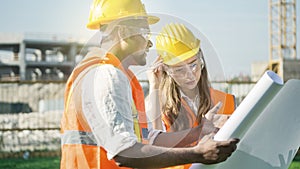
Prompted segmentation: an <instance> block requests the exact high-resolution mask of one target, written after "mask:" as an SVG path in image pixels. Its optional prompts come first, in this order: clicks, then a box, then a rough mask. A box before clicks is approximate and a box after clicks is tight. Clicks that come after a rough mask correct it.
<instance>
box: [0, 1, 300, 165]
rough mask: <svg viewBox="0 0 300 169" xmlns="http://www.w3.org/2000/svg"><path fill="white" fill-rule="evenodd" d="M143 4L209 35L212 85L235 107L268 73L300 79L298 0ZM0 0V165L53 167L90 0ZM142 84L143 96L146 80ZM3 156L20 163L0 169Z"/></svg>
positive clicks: (86, 36)
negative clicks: (218, 70)
mask: <svg viewBox="0 0 300 169" xmlns="http://www.w3.org/2000/svg"><path fill="white" fill-rule="evenodd" d="M142 1H143V3H144V4H145V6H146V9H147V11H148V12H149V13H164V14H168V15H170V16H175V17H179V18H181V19H182V20H184V21H185V22H187V23H190V24H191V25H192V26H193V27H194V28H197V29H198V30H199V31H201V33H203V34H204V35H205V37H206V38H208V40H209V41H210V43H211V44H212V46H213V47H214V49H215V50H216V53H217V55H218V59H219V62H220V64H221V66H222V69H223V72H224V78H222V79H221V80H220V79H219V80H218V79H212V86H213V87H215V88H217V89H219V90H222V91H225V92H228V93H232V94H234V95H235V96H236V101H237V105H238V104H239V103H240V102H241V101H242V100H243V98H244V97H245V96H246V95H247V93H248V92H249V91H250V90H251V88H252V87H253V86H254V84H255V83H256V82H257V80H258V79H259V78H260V77H261V75H263V73H264V72H265V71H266V70H273V71H274V72H276V73H278V75H280V76H281V77H282V78H283V80H284V81H287V80H289V79H292V78H296V79H300V57H299V53H300V51H299V50H300V46H299V39H300V34H299V27H300V25H299V23H300V20H299V17H298V16H299V14H298V15H297V12H298V13H299V11H300V3H299V1H297V0H252V1H240V0H228V1H216V0H202V1H196V0H192V1H179V0H164V1H161V0H142ZM0 4H1V5H0V22H1V26H0V161H1V159H4V160H2V161H1V162H0V168H17V167H18V166H19V167H20V166H21V165H20V164H19V163H20V161H19V160H20V159H23V160H27V161H28V160H30V159H35V158H36V157H37V158H39V160H40V161H41V159H42V158H44V157H47V158H48V157H49V158H50V160H46V162H45V161H44V162H43V163H44V164H45V163H47V162H49V161H50V163H52V164H54V165H55V167H57V168H58V166H59V156H60V134H59V127H60V118H61V115H62V112H63V107H64V105H63V96H64V87H65V82H66V80H67V78H68V76H69V75H70V73H71V72H72V70H73V68H74V66H75V65H76V64H77V63H78V62H79V61H80V60H81V59H82V58H83V53H85V51H83V50H82V49H83V47H84V46H85V44H86V42H87V41H89V39H91V37H92V36H93V35H94V34H95V31H91V30H88V29H87V28H86V23H87V22H88V16H89V9H90V5H91V4H92V0H52V1H45V0H39V1H36V0H22V1H20V0H1V2H0ZM297 42H298V43H297ZM140 82H141V84H142V86H143V88H144V91H145V95H147V90H148V82H147V79H145V78H140ZM8 158H9V159H14V160H17V163H16V162H15V161H14V160H12V161H13V162H12V163H10V164H7V166H5V163H4V162H5V161H6V162H7V160H5V159H8ZM298 159H299V158H298ZM53 161H55V162H54V163H53ZM296 162H297V161H295V163H296ZM1 165H3V166H1ZM12 165H13V166H12ZM292 165H293V164H292ZM43 167H45V168H53V167H49V166H47V165H43V166H39V167H38V168H43ZM291 167H292V166H291ZM21 168H22V167H21Z"/></svg>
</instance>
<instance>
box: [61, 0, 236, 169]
mask: <svg viewBox="0 0 300 169" xmlns="http://www.w3.org/2000/svg"><path fill="white" fill-rule="evenodd" d="M89 20H90V22H89V23H88V25H87V27H88V28H90V29H100V32H101V33H102V40H101V46H100V47H101V49H100V48H99V49H94V50H93V51H91V52H90V53H88V54H87V55H86V56H85V58H84V59H83V60H82V61H81V62H80V63H79V64H78V65H77V66H76V67H75V69H74V70H73V72H72V74H71V76H70V77H69V79H68V82H67V85H66V92H65V105H64V106H65V110H64V114H63V117H62V120H61V133H62V139H61V141H62V158H61V168H71V169H74V168H83V169H85V168H102V169H110V168H120V167H131V168H155V167H167V166H174V165H179V164H187V163H204V164H214V163H218V162H222V161H224V160H226V159H227V158H228V157H229V156H230V155H231V153H232V152H233V151H234V150H235V149H236V144H237V142H238V140H237V139H232V140H229V141H224V142H216V141H213V140H212V139H206V140H205V141H201V142H200V143H199V144H197V145H196V146H195V147H190V148H171V149H170V148H164V147H158V146H153V145H150V144H146V143H147V142H148V141H149V140H147V120H146V115H145V108H144V95H143V91H142V88H141V86H140V84H139V82H138V80H137V78H136V77H135V76H134V74H133V73H132V72H131V71H130V70H129V69H128V68H129V66H131V65H145V64H146V59H145V56H146V52H147V51H148V50H149V48H150V47H151V46H152V43H151V42H150V41H149V37H148V34H149V32H150V30H149V24H154V23H156V22H158V20H159V18H157V17H155V16H150V15H147V14H146V12H145V9H144V6H143V4H142V3H141V1H140V0H122V1H120V0H95V1H94V3H93V6H92V8H91V12H90V18H89ZM195 133H200V131H195ZM179 134H180V133H178V135H179ZM161 136H163V137H168V133H161V134H159V135H158V136H153V137H152V138H151V139H152V140H153V139H154V138H155V137H161ZM174 136H175V137H176V134H175V135H174V133H173V135H172V134H171V135H170V136H169V137H174ZM150 141H151V140H150Z"/></svg>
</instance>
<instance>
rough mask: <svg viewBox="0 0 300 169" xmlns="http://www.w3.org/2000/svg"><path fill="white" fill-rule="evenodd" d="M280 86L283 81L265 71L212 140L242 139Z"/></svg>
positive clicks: (272, 73) (270, 72)
mask: <svg viewBox="0 0 300 169" xmlns="http://www.w3.org/2000/svg"><path fill="white" fill-rule="evenodd" d="M282 85H283V81H282V80H281V78H280V77H279V76H278V75H277V74H275V73H274V72H272V71H267V72H266V73H265V74H264V75H263V76H262V78H261V79H260V80H259V81H258V82H257V84H256V85H255V86H254V87H253V89H252V90H251V91H250V92H249V94H248V95H247V96H246V98H245V99H244V100H243V101H242V103H241V104H240V105H239V106H238V107H237V109H236V110H235V111H234V113H233V114H232V116H231V117H230V118H229V119H228V121H227V122H226V123H225V124H224V126H223V127H222V128H221V129H220V130H219V132H218V133H217V134H216V135H215V137H214V139H215V140H217V141H223V140H228V139H229V138H234V137H242V136H243V135H244V134H245V132H246V131H247V130H248V128H249V127H250V126H251V124H252V123H253V121H254V120H255V119H256V118H257V117H258V116H259V114H260V113H261V112H262V110H263V109H264V108H265V107H266V105H268V103H269V102H270V100H272V98H273V97H274V96H275V95H276V94H277V92H278V91H279V90H280V88H281V87H282ZM241 124H243V125H241Z"/></svg>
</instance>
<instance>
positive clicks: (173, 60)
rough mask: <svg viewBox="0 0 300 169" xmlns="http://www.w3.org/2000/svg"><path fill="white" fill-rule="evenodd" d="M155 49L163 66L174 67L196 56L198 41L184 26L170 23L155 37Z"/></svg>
mask: <svg viewBox="0 0 300 169" xmlns="http://www.w3.org/2000/svg"><path fill="white" fill-rule="evenodd" d="M156 48H157V52H158V54H159V55H160V56H161V57H162V59H163V62H164V63H165V64H167V65H174V64H177V63H179V62H181V61H184V60H186V59H188V58H190V57H192V56H194V55H196V54H197V53H198V51H199V48H200V40H199V39H198V38H196V37H195V36H194V34H193V33H192V32H191V31H190V30H189V29H188V28H187V27H186V26H185V25H183V24H181V23H170V24H167V25H165V26H164V27H163V28H162V30H161V32H160V33H159V35H158V36H157V37H156Z"/></svg>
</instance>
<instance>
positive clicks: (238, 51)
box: [0, 0, 300, 77]
mask: <svg viewBox="0 0 300 169" xmlns="http://www.w3.org/2000/svg"><path fill="white" fill-rule="evenodd" d="M142 2H143V3H144V4H145V6H146V10H147V11H148V12H149V13H164V14H168V15H172V16H175V17H179V18H181V19H183V20H185V21H186V22H188V23H190V24H192V25H193V26H194V27H196V28H197V29H199V30H200V31H201V32H202V33H203V34H204V35H205V36H206V38H208V40H209V41H210V42H211V43H212V45H213V46H214V48H215V50H216V51H217V54H218V57H219V60H220V62H221V64H222V66H223V69H224V73H225V75H226V77H233V76H236V75H239V74H250V73H251V63H253V62H258V61H265V62H266V61H268V55H269V53H268V51H269V44H268V43H269V39H268V38H269V34H268V10H269V9H268V0H251V1H248V0H226V1H221V0H186V1H182V0H142ZM0 4H1V5H0V21H1V22H0V23H1V26H0V33H5V34H10V33H11V34H14V33H27V34H28V33H29V34H57V35H64V36H68V37H74V38H83V39H89V38H90V37H91V36H92V35H94V33H95V31H92V30H88V29H87V28H86V23H87V22H88V16H89V9H90V5H91V4H92V0H51V1H49V0H48V1H46V0H1V2H0ZM297 11H298V13H299V12H300V3H299V2H298V3H297ZM299 21H300V19H298V20H297V30H299V29H300V24H299ZM297 33H298V34H297V41H298V43H297V48H298V51H297V55H298V58H300V57H299V53H300V52H299V49H300V45H299V44H300V38H299V37H300V33H299V31H298V32H297ZM0 35H1V34H0Z"/></svg>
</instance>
